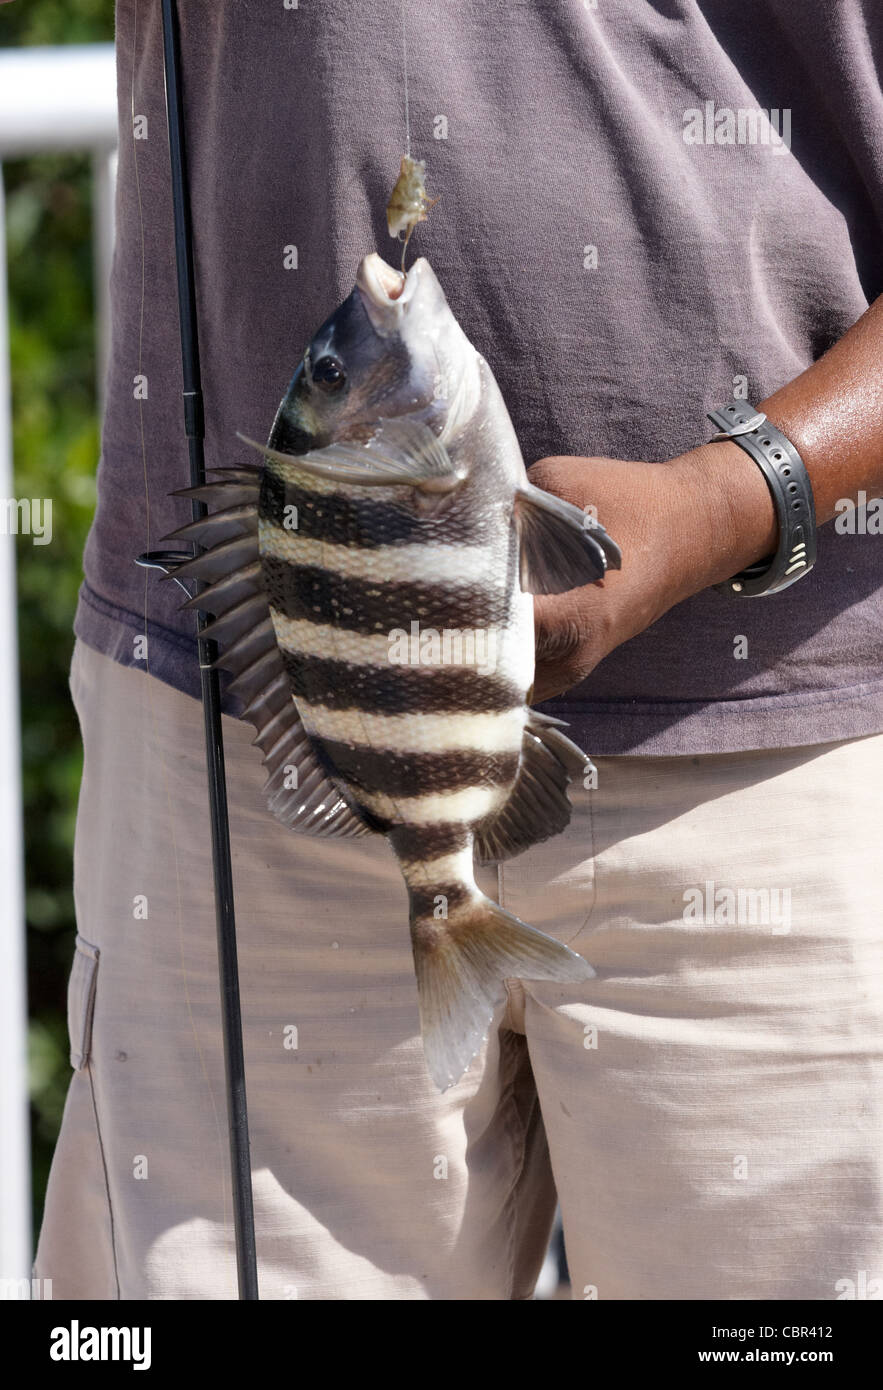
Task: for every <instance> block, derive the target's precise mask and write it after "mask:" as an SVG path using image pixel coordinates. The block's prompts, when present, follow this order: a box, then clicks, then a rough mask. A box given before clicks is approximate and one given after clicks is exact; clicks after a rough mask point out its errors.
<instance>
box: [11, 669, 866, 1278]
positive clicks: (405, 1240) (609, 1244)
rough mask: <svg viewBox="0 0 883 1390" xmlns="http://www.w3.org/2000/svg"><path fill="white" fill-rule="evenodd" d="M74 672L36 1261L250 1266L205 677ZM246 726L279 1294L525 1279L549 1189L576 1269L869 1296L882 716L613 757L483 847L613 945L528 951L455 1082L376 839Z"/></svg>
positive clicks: (245, 997) (241, 858)
mask: <svg viewBox="0 0 883 1390" xmlns="http://www.w3.org/2000/svg"><path fill="white" fill-rule="evenodd" d="M71 684H72V690H73V694H74V699H75V702H76V706H77V711H78V714H79V717H80V722H81V726H82V731H83V737H84V741H85V775H84V780H83V787H82V792H81V797H80V808H79V817H78V823H77V844H76V869H75V890H76V907H77V920H78V926H79V933H80V936H79V939H78V943H77V950H76V955H75V959H74V964H73V972H72V976H71V984H70V994H69V1026H70V1034H71V1063H72V1065H73V1067H74V1074H73V1077H72V1081H71V1087H70V1093H69V1096H68V1100H67V1106H66V1109H65V1114H64V1122H63V1125H62V1130H61V1135H60V1138H59V1141H58V1146H57V1149H56V1153H55V1158H54V1163H53V1167H52V1174H51V1178H50V1183H49V1191H48V1197H47V1202H46V1211H45V1217H44V1222H43V1230H42V1235H41V1239H40V1245H39V1251H38V1255H37V1261H36V1270H35V1272H36V1274H37V1275H38V1276H39V1277H44V1278H51V1279H52V1281H53V1293H54V1296H55V1297H56V1298H92V1299H116V1298H124V1299H141V1298H176V1299H177V1298H182V1299H183V1298H192V1299H232V1298H235V1297H236V1274H235V1266H234V1257H233V1245H232V1226H231V1208H230V1187H229V1177H228V1148H227V1133H226V1116H225V1093H224V1080H223V1063H222V1042H221V1035H220V1029H219V1003H218V973H217V962H216V954H215V950H216V948H215V921H214V907H213V899H212V878H211V859H210V847H209V830H208V814H207V800H206V787H205V768H204V758H203V732H202V713H201V709H200V706H199V704H198V703H197V702H196V701H194V700H192V699H190V698H189V697H187V696H185V695H182V694H179V693H178V692H177V691H175V690H173V689H171V688H170V687H167V686H165V685H163V684H161V683H159V682H158V681H156V680H154V679H153V678H152V677H150V676H148V675H146V674H143V673H141V672H139V671H137V670H131V669H125V668H123V667H122V666H119V665H117V664H116V663H114V662H113V661H111V660H109V659H108V658H107V657H104V656H101V655H99V654H97V653H96V652H94V651H92V650H91V649H90V648H88V647H86V646H84V645H83V644H82V643H78V644H77V648H76V651H75V655H74V662H73V670H72V679H71ZM251 737H252V731H251V729H250V728H249V727H248V726H246V725H244V724H240V723H238V722H236V721H232V720H229V719H228V720H226V721H225V738H226V752H227V775H228V787H229V795H230V813H231V829H232V846H233V866H234V877H235V889H236V909H237V924H238V938H239V961H240V972H241V991H242V1011H243V1018H244V1029H245V1052H246V1065H247V1080H248V1102H249V1113H250V1127H251V1155H252V1166H253V1172H254V1195H255V1213H256V1224H257V1245H258V1256H259V1276H260V1288H261V1295H262V1297H263V1298H269V1299H286V1298H301V1299H529V1298H530V1297H531V1296H532V1291H533V1287H534V1282H535V1279H536V1275H537V1272H538V1269H539V1266H540V1264H541V1261H542V1257H543V1253H544V1250H545V1247H546V1242H547V1238H548V1234H549V1228H550V1223H551V1220H552V1216H553V1211H554V1207H555V1201H556V1192H557V1195H558V1197H559V1198H560V1202H561V1207H562V1211H563V1219H564V1230H565V1238H566V1244H567V1252H568V1257H569V1263H570V1270H571V1276H572V1281H573V1288H574V1296H575V1297H576V1298H595V1297H597V1298H600V1299H679V1298H684V1299H707V1298H728V1299H749V1298H761V1299H780V1298H798V1299H818V1300H826V1299H835V1298H843V1297H851V1296H852V1297H855V1296H858V1297H862V1296H864V1297H867V1296H868V1293H867V1290H868V1288H869V1287H873V1284H872V1283H871V1281H874V1280H878V1279H880V1277H881V1275H883V1248H881V1235H880V1225H879V1216H880V1207H881V1201H880V1198H881V1176H883V1153H881V1111H883V1086H881V1060H880V1059H881V1033H883V1029H881V1022H883V972H881V954H883V953H881V942H883V914H881V908H880V878H879V867H880V831H881V826H883V736H874V737H870V738H865V739H860V740H851V741H846V742H841V743H834V744H827V745H822V746H816V747H806V748H797V749H788V750H785V751H780V752H768V751H767V752H751V753H739V754H724V755H707V756H699V757H692V758H690V757H670V758H644V757H641V758H624V757H621V758H602V759H599V760H598V766H599V782H598V788H597V790H595V791H591V792H586V791H583V790H582V789H579V790H578V791H577V793H576V797H575V801H576V804H575V809H574V815H573V820H572V823H571V825H570V828H569V829H568V830H567V831H566V832H565V833H564V834H563V835H560V836H559V837H558V838H557V839H555V840H553V841H551V842H549V843H547V844H545V845H542V846H538V847H537V848H535V849H533V850H531V851H529V852H528V853H526V854H524V855H522V856H521V857H520V858H518V859H515V860H513V861H510V862H509V863H507V864H505V865H504V866H503V867H502V868H501V869H500V870H499V871H497V870H488V871H486V872H484V873H483V874H482V879H481V881H482V886H483V887H485V888H486V889H488V890H490V891H493V892H495V893H496V894H498V895H499V897H500V898H501V900H502V901H503V903H504V904H505V906H506V907H507V908H509V909H510V910H511V911H514V912H516V913H517V914H518V915H519V916H520V917H522V918H524V920H525V921H528V922H531V923H532V924H534V925H535V926H537V927H541V928H542V929H543V930H545V931H547V932H550V933H551V934H553V935H555V936H557V937H559V938H560V939H561V940H562V941H566V942H567V943H568V944H569V945H571V946H573V947H575V948H576V949H577V950H578V951H580V952H582V954H584V955H585V956H586V958H587V959H588V960H589V961H591V963H592V964H593V965H594V966H595V969H596V971H597V978H596V979H594V980H590V981H588V982H586V983H584V984H581V985H579V986H576V987H570V986H561V985H557V984H545V983H533V984H531V983H530V982H523V983H522V982H509V985H508V1000H507V1003H506V1005H505V1007H501V1009H500V1011H499V1015H498V1018H497V1019H496V1021H495V1026H494V1027H493V1028H492V1030H491V1033H490V1041H489V1042H488V1044H487V1047H486V1049H485V1052H484V1054H483V1055H482V1056H480V1057H479V1058H478V1059H477V1060H476V1061H475V1062H474V1063H473V1065H472V1067H471V1068H470V1070H469V1071H468V1072H467V1074H466V1076H465V1077H464V1078H463V1080H462V1081H461V1082H460V1083H459V1084H458V1085H457V1086H456V1087H454V1088H452V1089H451V1090H450V1091H448V1092H447V1093H445V1094H444V1095H443V1096H442V1095H439V1094H438V1093H437V1092H436V1091H435V1089H434V1087H433V1085H432V1083H431V1082H430V1080H429V1078H428V1076H427V1074H426V1071H425V1069H424V1064H423V1055H422V1049H421V1043H420V1037H419V1031H418V1015H417V996H416V989H415V982H414V971H413V965H412V960H411V948H410V942H409V936H408V922H407V900H406V893H405V889H404V887H403V884H402V881H401V877H400V875H399V872H398V869H397V867H396V864H395V862H394V860H393V857H392V855H391V853H390V851H389V849H388V847H387V845H386V843H385V841H384V840H382V839H375V838H373V837H372V838H370V839H369V840H367V841H366V840H357V841H353V842H345V841H327V842H326V841H322V840H316V839H307V838H302V837H299V836H297V835H294V834H292V833H291V832H290V831H288V830H286V829H284V828H283V827H282V826H280V825H278V824H277V823H276V822H275V821H274V820H273V819H272V818H271V816H270V815H269V813H268V812H267V811H266V810H265V808H264V804H263V801H262V797H261V783H262V780H263V773H262V768H261V764H260V756H259V755H258V753H257V751H256V750H255V749H253V748H252V747H251V746H250V740H251ZM877 1287H878V1288H880V1285H879V1284H878V1285H877ZM862 1289H864V1290H865V1293H864V1294H863V1293H862V1292H861V1290H862ZM850 1290H852V1292H851V1293H850Z"/></svg>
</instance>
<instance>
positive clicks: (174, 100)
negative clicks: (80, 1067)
mask: <svg viewBox="0 0 883 1390" xmlns="http://www.w3.org/2000/svg"><path fill="white" fill-rule="evenodd" d="M162 31H163V60H164V69H165V84H166V105H167V109H168V119H169V162H170V165H171V175H172V207H173V212H174V222H175V263H176V268H177V281H178V319H179V327H180V333H181V363H182V368H183V378H184V429H185V433H186V435H187V447H188V451H189V455H190V485H191V487H199V486H201V485H202V484H203V483H204V482H205V451H204V440H205V422H204V412H203V400H202V374H201V371H200V365H199V335H198V332H197V323H196V294H195V283H194V275H193V227H192V222H191V217H190V192H189V187H188V182H187V145H186V136H185V131H184V108H183V91H182V85H181V45H180V38H179V31H178V13H177V6H176V4H175V0H162ZM192 506H193V519H194V521H199V520H201V519H202V518H203V517H204V516H205V515H206V514H207V512H208V508H207V507H206V505H205V503H203V502H199V501H196V500H193V502H192ZM195 550H196V551H197V553H198V550H199V547H195ZM190 558H191V556H190V555H189V554H187V555H184V556H182V555H181V553H180V552H176V551H151V552H149V553H148V554H146V555H142V556H139V563H140V564H142V565H145V566H146V567H148V568H154V569H162V570H164V571H166V572H168V570H169V569H170V568H172V566H174V565H175V564H176V563H180V561H181V560H182V559H190ZM182 587H183V586H182ZM207 621H208V615H207V614H205V613H202V612H198V613H197V615H196V627H197V648H198V652H199V675H200V683H201V688H202V709H203V717H204V722H205V750H206V763H207V770H208V792H209V809H210V815H211V835H212V871H213V879H214V897H215V921H216V925H217V938H218V970H219V975H220V986H221V1022H222V1029H223V1035H224V1077H225V1082H226V1089H227V1123H228V1129H229V1135H230V1169H231V1176H232V1186H233V1228H234V1235H235V1241H236V1271H237V1275H238V1281H239V1297H240V1299H248V1300H255V1299H257V1298H258V1297H259V1294H258V1271H257V1253H256V1249H255V1231H254V1204H253V1199H252V1187H251V1158H250V1153H249V1137H248V1106H247V1103H246V1094H245V1056H244V1052H243V1046H242V1012H241V1008H240V1001H239V966H238V962H237V953H236V916H235V912H234V905H233V870H232V864H231V859H230V822H229V816H228V811H227V778H226V773H225V767H224V737H223V731H222V728H221V690H220V684H219V679H218V672H217V671H216V670H214V669H213V663H214V662H215V661H216V660H217V656H218V651H217V644H216V643H215V642H213V641H211V640H210V639H209V638H205V637H202V636H201V635H200V634H201V633H202V629H203V628H204V627H205V625H206V623H207Z"/></svg>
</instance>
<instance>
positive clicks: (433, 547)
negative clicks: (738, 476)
mask: <svg viewBox="0 0 883 1390" xmlns="http://www.w3.org/2000/svg"><path fill="white" fill-rule="evenodd" d="M247 442H249V443H251V442H252V441H250V440H249V441H247ZM255 447H257V448H258V449H260V451H261V453H262V455H263V465H262V467H261V469H260V470H255V471H254V472H253V473H249V472H248V470H243V469H242V468H237V469H236V470H231V471H230V476H229V478H228V479H225V477H224V475H223V471H219V474H218V476H217V477H216V478H215V479H214V480H213V481H212V482H211V483H209V484H208V485H207V486H205V487H203V488H202V489H201V490H200V496H201V498H202V500H205V501H207V502H210V503H216V504H218V510H216V511H214V512H213V513H211V514H210V515H209V516H208V517H207V518H206V519H204V520H202V521H200V522H196V523H191V524H190V525H189V526H187V527H184V528H182V529H181V531H180V532H178V533H175V537H170V538H169V539H174V538H179V539H180V538H182V537H185V536H186V538H187V539H190V540H195V541H197V542H198V543H201V544H203V545H204V546H205V547H206V548H205V550H204V552H203V553H202V554H201V555H200V556H198V557H197V558H196V559H194V560H192V561H190V562H188V563H187V564H185V565H182V566H180V567H179V568H178V569H177V570H176V571H175V573H176V575H177V577H179V578H182V577H185V578H186V577H191V578H192V577H199V578H202V579H204V580H206V581H208V588H206V589H205V590H203V591H202V592H201V594H200V595H199V599H198V602H199V605H200V607H203V608H205V609H206V610H207V611H209V612H211V613H213V614H214V618H213V621H212V623H210V624H209V626H208V627H207V629H206V633H207V635H209V636H214V637H215V639H216V640H217V642H218V646H219V650H220V657H219V661H218V665H219V666H222V667H224V668H225V669H227V670H229V671H231V673H232V674H233V677H234V679H233V682H232V685H231V686H230V690H231V691H232V692H234V693H235V694H237V695H238V696H239V697H240V698H241V700H242V702H243V713H242V717H243V718H247V719H249V720H250V721H251V722H252V723H253V724H254V726H255V729H256V731H257V735H256V739H255V742H256V744H257V745H258V747H259V748H260V750H261V752H262V754H263V757H264V763H265V767H266V769H267V773H268V777H267V786H266V792H267V798H268V804H269V807H270V809H271V810H272V812H273V814H274V815H275V816H276V817H277V818H278V819H279V820H281V821H282V822H283V824H285V825H288V826H291V827H292V828H293V829H296V830H300V831H303V832H305V833H310V834H320V835H335V836H342V837H350V836H358V835H366V834H372V833H374V834H383V835H386V837H387V839H388V841H389V844H390V846H391V848H392V850H393V852H394V853H395V855H396V857H397V859H398V861H399V864H400V867H401V871H402V876H403V878H404V880H405V883H406V885H407V887H408V893H409V903H410V931H411V943H412V949H413V954H414V963H415V971H416V976H417V986H418V1003H419V1010H420V1020H421V1028H422V1033H423V1040H424V1048H425V1054H426V1060H427V1066H428V1068H429V1071H430V1074H431V1075H432V1077H433V1079H434V1080H435V1082H436V1084H437V1085H438V1086H439V1087H440V1089H442V1090H444V1089H445V1088H446V1087H448V1086H449V1085H451V1084H452V1083H453V1082H455V1081H456V1080H457V1079H458V1078H459V1077H460V1076H461V1075H462V1073H463V1071H464V1070H465V1068H466V1067H467V1066H468V1065H469V1062H470V1061H471V1059H472V1058H473V1057H474V1056H475V1054H476V1052H477V1051H478V1049H479V1048H480V1046H481V1043H482V1041H483V1040H484V1038H485V1037H486V1034H487V1028H488V1025H489V1022H490V1020H491V1018H492V1016H493V1013H494V1010H495V1009H496V1008H497V1007H498V1006H499V1004H500V1002H501V1000H502V998H503V997H504V984H503V982H504V980H505V979H506V978H508V977H510V976H516V977H517V976H521V977H523V978H528V979H531V978H532V979H547V980H557V981H559V982H561V983H562V985H565V986H566V985H568V984H570V985H572V984H574V983H577V982H580V981H584V980H586V979H589V978H591V976H592V974H593V973H594V972H593V971H592V969H591V966H590V965H589V964H588V962H586V961H585V960H583V958H582V957H581V956H578V955H577V954H575V953H574V952H573V951H571V950H569V948H568V947H566V946H564V945H562V944H561V943H560V942H558V941H555V940H553V939H552V938H551V937H548V936H546V935H544V934H543V933H542V932H538V931H536V930H535V929H534V928H532V927H530V926H528V925H527V924H525V923H523V922H520V921H519V920H518V919H517V918H515V917H513V916H512V915H511V914H510V913H507V912H505V911H504V910H503V909H502V908H501V907H500V906H499V904H497V903H495V902H493V901H492V900H491V899H489V898H488V897H486V895H485V894H484V893H482V892H481V890H480V889H479V888H478V887H477V885H476V882H475V862H476V858H478V859H479V860H481V861H484V862H488V861H493V860H499V859H505V858H507V857H509V856H511V855H513V854H518V853H520V852H521V851H522V850H524V849H526V848H528V847H529V846H530V845H532V844H536V843H538V842H539V841H541V840H543V839H545V838H548V837H549V836H550V835H553V834H556V833H558V831H560V830H561V829H562V828H563V827H564V826H565V825H566V824H567V821H568V820H569V817H570V803H569V801H568V797H567V786H568V784H569V782H570V780H571V779H572V778H574V777H579V776H584V775H585V771H586V768H587V766H588V763H587V759H586V757H585V755H584V754H583V753H582V752H581V751H580V750H579V749H577V748H576V747H575V746H574V745H573V744H572V743H570V741H569V740H568V739H567V738H566V737H565V736H564V735H563V734H562V732H561V729H560V727H559V725H558V721H555V720H551V719H549V718H548V717H545V716H542V715H540V714H538V713H537V712H536V711H534V710H532V709H530V706H529V698H530V690H531V686H532V682H533V667H534V656H533V645H534V637H533V597H532V596H533V594H534V593H559V592H563V591H564V590H566V589H568V588H572V587H576V586H577V585H579V584H585V583H589V582H592V581H593V580H595V579H598V578H600V577H601V576H602V575H603V574H604V572H605V569H606V568H607V566H608V565H611V566H614V567H616V566H618V564H619V552H618V550H617V548H616V546H615V543H614V542H613V541H612V540H611V539H610V537H609V536H607V533H606V532H605V531H604V530H603V528H602V527H601V526H599V525H597V524H596V523H595V524H593V525H591V526H587V525H586V522H585V518H584V516H583V514H582V513H581V512H580V511H579V510H578V509H577V508H576V507H573V506H571V505H570V504H569V503H566V502H563V501H562V500H561V499H558V498H554V497H550V496H549V495H547V494H545V493H541V492H539V491H538V489H536V488H534V487H532V486H531V484H530V483H529V482H528V480H527V475H526V473H525V469H524V462H523V459H522V457H521V453H520V450H519V448H518V443H517V440H516V438H515V434H514V431H513V429H512V425H511V421H510V420H509V416H508V413H507V411H506V408H505V405H504V403H503V400H502V397H501V395H500V392H499V389H498V387H497V384H496V382H495V381H494V378H493V375H492V373H491V371H490V368H489V367H488V365H487V363H486V362H485V360H484V358H483V357H481V356H480V354H478V353H477V352H476V351H475V349H474V348H473V347H472V345H471V344H470V343H469V341H468V339H467V338H466V337H465V335H464V334H463V331H462V329H461V328H460V326H459V324H458V323H457V321H456V319H455V318H454V316H453V314H452V313H451V311H450V309H449V307H448V304H447V301H446V300H445V297H444V294H443V292H442V290H441V286H440V285H439V283H438V281H437V279H436V277H435V275H434V274H433V272H432V270H431V267H430V266H429V264H428V262H427V261H426V260H424V259H422V258H421V259H420V260H418V261H416V262H415V264H414V265H413V266H412V267H411V270H410V271H409V272H408V274H407V276H404V275H400V274H399V273H398V272H395V271H392V270H391V268H390V267H388V266H386V265H385V264H384V263H383V262H382V261H381V260H380V258H379V257H378V256H376V255H372V256H367V257H365V259H364V260H363V261H362V263H361V265H360V267H359V273H358V275H357V279H356V287H355V289H354V290H353V292H352V294H351V295H350V296H349V297H348V299H347V300H345V301H344V303H343V304H342V305H341V306H340V308H339V309H338V310H336V311H335V313H334V314H332V316H331V317H330V318H329V319H328V320H327V321H326V322H325V324H323V325H322V326H321V328H320V329H319V330H318V331H317V333H316V334H315V335H314V338H313V339H312V341H311V343H310V345H309V346H308V348H307V350H306V352H305V354H304V358H303V360H302V361H301V363H300V365H299V367H298V369H297V371H296V372H295V375H294V377H293V379H292V381H291V383H290V385H289V388H288V391H287V392H286V394H285V397H284V398H283V401H282V403H281V405H280V408H279V411H278V413H277V417H276V421H275V422H274V425H273V429H272V431H271V434H270V439H269V441H268V443H267V445H260V444H258V445H256V446H255ZM188 493H189V490H186V489H185V490H184V493H183V494H182V495H188ZM225 504H228V505H225ZM356 903H357V887H356V886H355V885H354V907H355V905H356Z"/></svg>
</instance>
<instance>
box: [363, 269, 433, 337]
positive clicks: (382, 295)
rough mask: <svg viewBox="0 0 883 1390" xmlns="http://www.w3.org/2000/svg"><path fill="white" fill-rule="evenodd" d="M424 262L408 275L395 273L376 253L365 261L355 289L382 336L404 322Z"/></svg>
mask: <svg viewBox="0 0 883 1390" xmlns="http://www.w3.org/2000/svg"><path fill="white" fill-rule="evenodd" d="M424 263H425V262H423V260H422V258H420V259H418V260H416V261H415V262H414V264H413V265H412V266H411V268H410V270H409V271H408V273H407V274H404V273H403V272H402V271H401V270H395V269H393V267H392V266H391V265H387V263H386V261H384V260H383V259H382V257H380V256H379V255H378V254H377V252H376V251H372V252H371V254H370V255H369V256H365V257H363V259H362V261H361V263H360V265H359V270H358V274H357V275H356V288H357V289H358V291H359V293H360V295H361V297H362V303H363V304H364V306H365V309H366V310H367V313H368V317H369V318H370V319H371V322H372V323H373V325H374V327H375V329H376V330H377V332H378V333H380V334H381V336H383V337H385V336H386V335H387V334H388V333H391V332H394V331H395V329H396V328H397V327H398V326H399V324H400V323H401V320H402V316H403V314H404V312H405V307H406V305H407V304H408V303H409V302H410V300H411V299H413V297H414V294H415V293H416V290H417V287H418V285H419V284H420V280H421V265H422V264H424Z"/></svg>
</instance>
